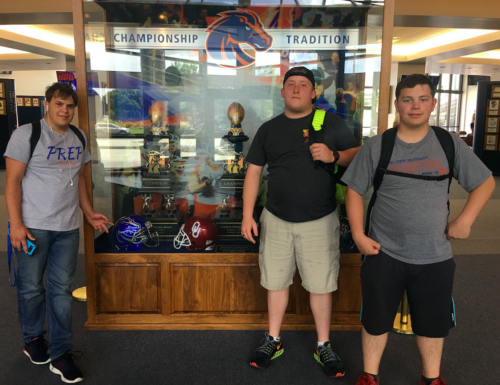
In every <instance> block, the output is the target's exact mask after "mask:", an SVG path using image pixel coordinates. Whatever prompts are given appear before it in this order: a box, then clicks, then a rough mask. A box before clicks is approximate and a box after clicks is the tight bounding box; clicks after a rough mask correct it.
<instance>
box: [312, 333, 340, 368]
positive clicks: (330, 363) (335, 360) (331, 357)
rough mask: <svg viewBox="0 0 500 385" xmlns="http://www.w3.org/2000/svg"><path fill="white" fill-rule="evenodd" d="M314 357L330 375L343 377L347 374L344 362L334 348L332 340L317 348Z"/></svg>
mask: <svg viewBox="0 0 500 385" xmlns="http://www.w3.org/2000/svg"><path fill="white" fill-rule="evenodd" d="M314 358H316V361H318V362H319V363H320V364H321V366H322V367H323V372H325V374H326V375H327V376H328V377H342V376H343V375H344V374H345V366H344V363H343V362H342V360H341V359H340V357H339V356H338V355H337V354H336V353H335V352H334V351H333V350H332V344H331V343H330V341H327V342H325V344H324V345H323V346H322V347H320V348H316V352H315V353H314Z"/></svg>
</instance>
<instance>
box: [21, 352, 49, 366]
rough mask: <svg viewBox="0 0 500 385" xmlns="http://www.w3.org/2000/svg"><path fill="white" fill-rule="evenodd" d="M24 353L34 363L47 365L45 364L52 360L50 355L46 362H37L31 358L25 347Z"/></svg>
mask: <svg viewBox="0 0 500 385" xmlns="http://www.w3.org/2000/svg"><path fill="white" fill-rule="evenodd" d="M23 353H24V354H26V355H27V356H28V357H29V359H30V361H31V362H32V363H34V364H35V365H45V364H48V363H49V362H50V357H49V359H48V360H47V361H45V362H37V361H33V359H32V358H31V356H30V354H29V353H28V352H27V351H26V350H24V349H23Z"/></svg>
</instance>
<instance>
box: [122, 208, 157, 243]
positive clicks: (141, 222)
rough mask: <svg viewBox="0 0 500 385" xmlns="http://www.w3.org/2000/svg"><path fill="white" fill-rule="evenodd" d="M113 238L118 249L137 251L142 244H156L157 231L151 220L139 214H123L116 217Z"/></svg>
mask: <svg viewBox="0 0 500 385" xmlns="http://www.w3.org/2000/svg"><path fill="white" fill-rule="evenodd" d="M113 239H114V241H115V245H116V247H117V248H118V249H119V250H124V251H139V250H141V249H142V245H146V246H148V247H155V246H158V245H159V243H160V239H159V237H158V232H157V231H156V230H155V229H154V226H153V224H152V223H151V222H149V221H146V220H145V219H144V218H143V217H141V216H140V215H135V214H131V215H125V216H124V217H121V218H120V219H118V221H117V222H116V223H115V226H114V229H113Z"/></svg>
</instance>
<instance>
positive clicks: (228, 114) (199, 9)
mask: <svg viewBox="0 0 500 385" xmlns="http://www.w3.org/2000/svg"><path fill="white" fill-rule="evenodd" d="M393 7H394V3H393V0H387V1H386V2H384V1H368V2H367V1H359V2H358V1H342V0H327V1H322V2H319V1H318V2H316V1H311V0H307V1H304V2H302V1H301V0H294V1H291V0H283V1H279V2H278V1H268V0H264V1H261V0H258V1H247V2H241V1H239V2H233V1H232V0H227V1H226V0H224V1H220V2H215V1H206V0H200V1H191V2H184V3H183V2H172V3H170V2H158V1H155V2H147V1H143V2H142V1H136V2H129V1H127V2H115V1H95V2H94V1H83V0H74V1H73V12H74V15H73V17H74V20H75V22H74V25H75V52H76V55H75V58H76V73H77V79H83V78H86V83H87V87H83V88H82V87H77V92H78V95H79V98H80V100H81V101H82V102H81V103H79V107H78V108H79V124H80V127H81V128H82V129H84V130H87V131H88V135H89V139H90V140H89V147H90V150H91V155H92V163H91V165H92V167H91V175H88V174H86V178H87V179H86V180H87V181H88V184H87V186H88V187H89V190H91V192H92V204H93V206H94V209H95V211H96V212H102V213H104V214H106V215H107V216H108V218H110V220H112V221H113V222H114V223H115V225H114V226H113V227H112V228H111V229H110V233H109V234H100V233H97V232H94V230H93V229H92V228H91V226H89V224H88V223H86V224H85V258H86V264H85V269H86V283H87V315H88V321H87V323H86V325H85V327H86V328H87V329H263V328H267V323H268V317H267V292H266V290H265V289H264V288H263V287H262V286H261V285H260V283H259V281H260V280H259V277H260V269H259V254H258V242H257V244H251V243H249V242H247V241H245V240H244V239H243V238H242V237H241V235H240V234H241V232H240V231H241V229H240V227H241V220H242V201H243V189H242V188H243V181H244V178H245V173H246V170H247V166H248V165H247V163H246V156H247V153H248V150H249V148H250V146H251V144H252V141H253V139H254V137H255V135H256V133H257V130H258V129H259V127H260V126H261V125H262V123H263V122H265V121H267V120H269V119H271V118H273V117H276V116H277V115H279V114H281V113H283V111H284V102H283V99H282V98H281V89H282V84H283V78H284V75H285V73H286V72H287V70H288V69H289V68H292V67H295V66H306V67H308V68H309V69H311V71H312V72H313V73H314V78H315V86H316V92H317V101H316V103H315V104H316V107H317V108H320V109H324V110H326V111H328V112H331V113H334V114H337V115H338V116H339V117H340V118H341V119H343V120H344V122H345V124H346V125H347V127H348V128H349V129H350V130H351V132H352V133H353V134H354V135H355V137H356V138H357V139H358V140H359V142H360V143H362V142H363V141H364V140H365V139H366V138H368V137H370V136H372V135H373V134H375V133H376V132H377V129H379V130H380V124H379V127H377V122H378V120H380V119H379V116H378V115H379V111H380V112H384V111H385V112H387V111H388V105H387V104H384V103H379V95H381V96H380V98H381V100H382V101H383V100H385V99H387V101H386V102H387V103H388V101H389V97H388V95H389V84H388V81H387V85H384V87H380V83H381V78H382V79H384V78H386V79H387V80H388V79H389V72H390V65H389V64H388V63H390V49H387V46H386V45H384V49H382V48H383V47H382V42H384V44H389V45H390V41H391V40H390V36H392V35H391V33H390V32H389V34H387V32H386V30H384V37H382V29H383V28H382V25H384V28H389V29H390V28H391V26H392V14H393V13H392V12H393ZM384 20H385V21H384ZM388 37H389V38H388ZM382 52H383V53H382ZM381 54H382V56H381ZM381 62H383V63H385V64H384V66H383V68H381V67H382V66H381ZM78 84H79V85H80V84H85V82H82V81H79V83H78ZM385 96H387V98H386V97H385ZM267 181H268V175H267V171H266V169H264V173H263V177H262V180H261V184H260V188H259V193H258V199H257V202H256V205H255V212H254V216H255V218H258V217H259V215H260V212H261V211H262V209H263V207H264V206H265V204H266V197H267ZM295 183H297V184H300V183H301V181H300V180H297V181H295ZM361 263H362V262H361V255H360V254H359V253H352V252H351V253H341V255H340V273H339V277H338V290H336V291H335V292H334V293H333V300H332V317H331V322H332V328H333V329H341V330H359V329H360V327H361V326H360V321H359V308H360V306H361V287H360V285H359V273H360V267H361ZM283 329H302V330H304V329H314V319H313V317H312V313H311V310H310V307H309V293H308V292H307V291H306V290H305V289H304V288H303V287H302V286H301V284H300V277H299V276H298V275H296V276H295V278H294V285H292V286H291V288H290V293H289V304H288V307H287V310H286V314H285V316H284V320H283Z"/></svg>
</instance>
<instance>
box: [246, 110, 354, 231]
mask: <svg viewBox="0 0 500 385" xmlns="http://www.w3.org/2000/svg"><path fill="white" fill-rule="evenodd" d="M313 115H314V112H313V113H311V114H309V115H308V116H305V117H303V118H299V119H290V118H288V117H286V116H285V114H281V115H278V116H277V117H275V118H274V119H271V120H269V121H268V122H266V123H264V124H263V125H262V126H261V127H260V128H259V130H258V131H257V134H256V135H255V138H254V140H253V142H252V145H251V146H250V150H249V152H248V155H247V157H246V160H247V161H248V162H250V163H252V164H255V165H256V166H264V165H265V164H266V163H267V165H268V172H269V175H268V192H267V203H266V209H267V210H269V212H271V213H272V214H274V215H276V216H277V217H278V218H280V219H282V220H284V221H287V222H307V221H312V220H315V219H319V218H322V217H324V216H325V215H328V214H330V213H332V212H333V211H334V210H335V207H336V203H335V191H334V190H333V183H332V177H331V176H330V174H329V173H328V171H327V170H325V169H324V168H323V167H318V168H314V161H313V159H312V156H311V152H310V151H309V145H310V143H309V137H308V133H309V129H310V128H311V123H312V118H313ZM323 130H324V134H323V137H324V141H323V143H325V144H326V145H327V146H328V148H329V149H331V150H332V149H336V150H338V151H343V150H347V149H349V148H352V147H358V146H359V143H358V141H357V140H356V138H355V137H354V135H353V134H352V133H351V132H350V131H349V129H348V128H347V126H346V124H345V123H344V121H343V120H342V119H341V118H339V117H338V116H337V115H333V114H328V113H327V114H326V116H325V121H324V124H323Z"/></svg>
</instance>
